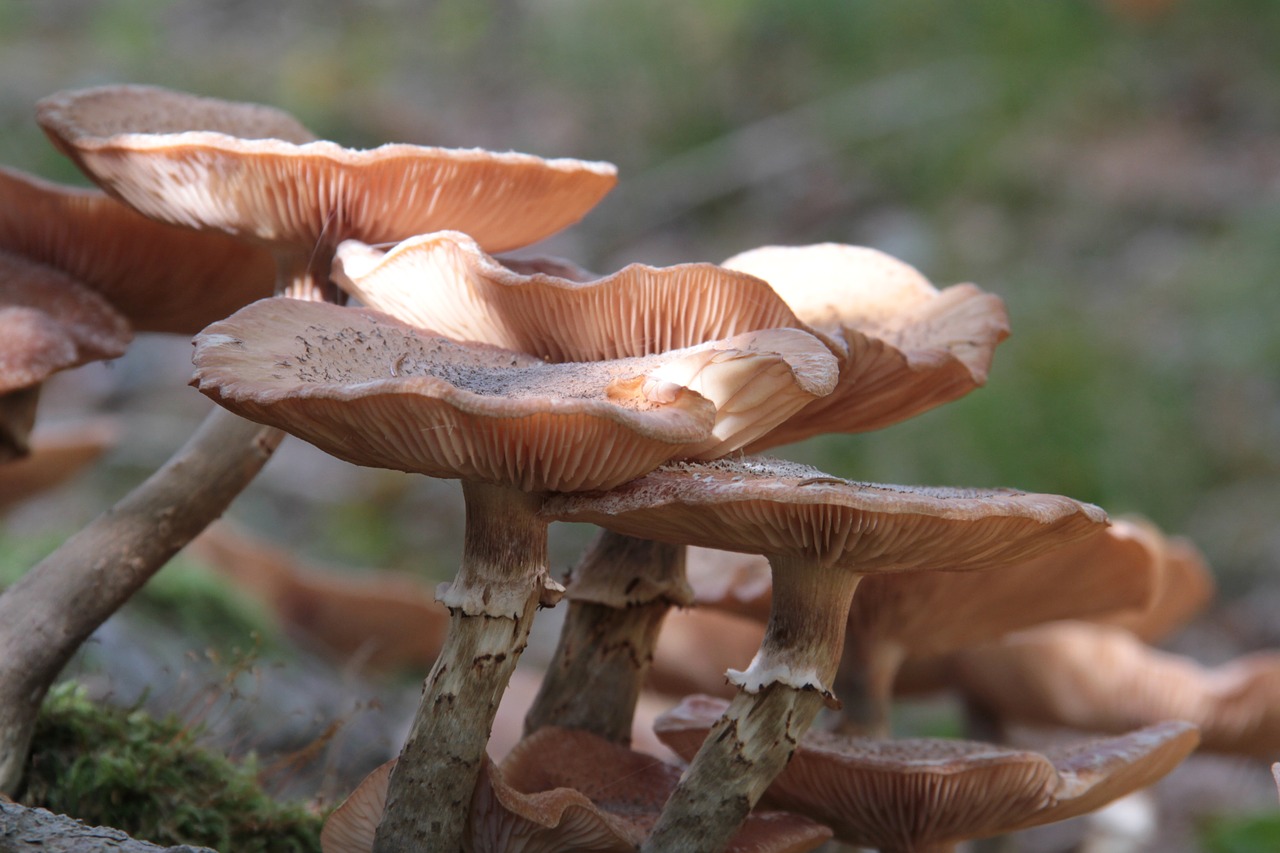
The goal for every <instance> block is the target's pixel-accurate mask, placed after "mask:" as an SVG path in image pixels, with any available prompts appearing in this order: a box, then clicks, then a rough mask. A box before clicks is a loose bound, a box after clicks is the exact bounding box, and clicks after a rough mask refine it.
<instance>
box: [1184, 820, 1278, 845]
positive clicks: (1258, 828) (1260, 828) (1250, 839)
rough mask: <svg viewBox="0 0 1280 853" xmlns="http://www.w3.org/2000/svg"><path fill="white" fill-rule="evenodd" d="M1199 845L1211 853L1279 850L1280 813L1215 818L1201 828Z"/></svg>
mask: <svg viewBox="0 0 1280 853" xmlns="http://www.w3.org/2000/svg"><path fill="white" fill-rule="evenodd" d="M1201 841H1202V842H1203V844H1204V849H1205V850H1208V851H1212V853H1273V851H1275V850H1280V812H1272V813H1268V814H1262V815H1251V816H1248V817H1233V818H1215V819H1214V820H1211V821H1209V823H1207V824H1206V825H1205V827H1204V828H1203V830H1202V832H1201Z"/></svg>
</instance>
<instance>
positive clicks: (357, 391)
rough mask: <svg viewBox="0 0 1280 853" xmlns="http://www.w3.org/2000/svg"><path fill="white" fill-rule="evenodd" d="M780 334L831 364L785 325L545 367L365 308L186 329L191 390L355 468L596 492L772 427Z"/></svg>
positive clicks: (275, 309) (240, 316)
mask: <svg viewBox="0 0 1280 853" xmlns="http://www.w3.org/2000/svg"><path fill="white" fill-rule="evenodd" d="M783 338H785V340H786V342H795V343H798V344H799V345H800V346H801V348H802V349H807V350H808V352H807V354H805V353H802V355H801V359H802V361H806V363H807V361H808V360H812V359H819V357H821V358H825V359H826V360H827V365H828V367H830V366H831V365H832V362H833V359H831V356H830V354H829V353H826V352H825V350H822V351H821V352H818V350H821V349H822V348H821V347H820V345H819V344H817V341H816V340H815V339H813V338H812V337H811V336H808V335H805V334H804V333H803V332H799V331H797V330H791V329H779V330H773V331H765V332H760V333H755V334H753V335H749V336H741V337H740V338H738V339H731V340H729V341H723V342H717V343H714V344H708V345H704V346H703V347H699V348H693V349H689V350H681V351H677V352H674V353H666V354H664V355H660V356H651V357H648V358H644V359H628V360H619V361H614V362H592V363H584V364H546V363H544V362H543V361H542V360H541V359H537V358H535V357H533V356H529V355H526V354H524V353H518V352H512V351H510V350H501V349H498V348H496V347H487V346H482V345H478V344H477V345H462V344H458V343H455V342H453V341H450V340H448V339H446V338H440V337H434V336H430V335H427V334H425V333H422V332H421V331H419V330H417V329H414V328H413V327H411V326H408V325H405V324H403V323H400V322H398V321H396V320H394V319H392V318H390V317H387V316H385V315H382V314H379V313H377V312H374V311H370V310H361V309H350V308H338V307H336V306H322V305H314V306H303V305H301V304H298V303H297V302H296V300H288V301H286V300H280V299H274V300H263V301H262V302H259V303H256V304H255V305H253V306H250V307H248V308H246V309H244V310H242V311H240V312H238V313H237V314H236V315H234V316H233V317H231V318H229V319H228V320H227V321H225V322H222V323H217V324H214V325H213V326H210V327H209V328H208V329H206V330H205V332H204V333H203V334H201V335H200V336H199V337H198V338H197V340H196V354H195V361H196V364H197V371H196V379H195V384H196V385H197V387H199V388H200V390H201V391H203V392H204V393H206V394H208V395H209V396H211V397H213V398H215V399H216V400H218V401H219V402H220V403H222V404H223V405H224V406H227V407H228V408H230V409H232V410H233V411H235V412H237V413H238V414H241V415H243V416H244V417H248V418H250V419H251V420H258V421H261V422H265V423H270V424H272V425H279V426H280V427H281V428H283V429H286V430H288V431H290V432H293V433H294V434H296V435H298V436H300V437H302V438H304V439H305V440H307V441H310V442H312V443H313V444H316V445H317V446H319V447H321V448H322V449H324V450H326V451H327V452H329V453H331V454H333V455H335V456H338V457H339V458H341V459H346V460H347V461H350V462H354V463H356V464H360V465H373V466H377V467H385V468H396V469H400V470H408V471H416V472H419V473H424V474H429V475H431V476H436V477H455V478H462V479H464V480H472V481H478V482H489V483H494V484H504V485H515V486H517V487H518V488H521V489H523V490H526V491H548V490H573V489H583V488H607V487H608V486H611V485H616V484H618V483H620V482H624V481H626V480H627V479H630V478H632V477H635V476H637V475H638V474H640V473H642V472H644V471H646V470H649V469H651V468H653V467H654V466H655V465H657V464H659V463H660V462H662V461H664V460H666V459H669V458H671V457H672V456H680V455H689V454H694V453H704V452H717V451H718V449H719V448H722V447H725V446H728V447H729V449H732V446H735V445H734V442H735V441H737V442H739V443H740V442H741V441H746V440H749V437H751V436H753V435H756V434H758V433H759V431H760V430H763V429H767V428H769V427H770V426H771V425H772V423H775V422H776V419H775V420H773V421H768V420H766V421H760V420H759V417H760V415H761V412H760V407H759V406H758V405H756V404H758V403H759V402H760V401H759V399H758V398H759V397H760V396H761V394H762V392H763V393H764V395H765V396H768V389H770V388H773V389H777V390H778V393H779V394H781V393H782V389H783V386H784V385H790V386H795V384H796V379H795V376H794V374H793V372H792V368H791V367H790V366H789V364H788V363H787V361H786V358H785V357H783V356H780V355H778V354H777V351H776V349H771V346H772V345H773V344H774V343H777V342H778V340H779V339H783ZM788 345H789V344H788ZM810 356H812V359H810ZM795 372H796V373H798V372H800V371H799V370H797V371H795ZM831 372H832V373H834V371H831ZM691 389H692V390H691ZM776 396H777V395H775V397H776ZM713 401H714V402H713ZM769 402H770V403H771V404H772V408H774V409H776V408H777V401H776V399H775V400H773V401H769ZM801 403H802V401H801V400H797V401H796V402H795V405H796V406H798V405H800V404H801ZM763 414H767V412H764V413H763ZM740 428H745V429H747V430H748V431H747V432H745V433H743V434H742V436H741V437H740V438H737V439H735V437H734V436H735V431H736V430H738V429H740Z"/></svg>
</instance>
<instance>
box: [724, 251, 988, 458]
mask: <svg viewBox="0 0 1280 853" xmlns="http://www.w3.org/2000/svg"><path fill="white" fill-rule="evenodd" d="M724 266H725V267H727V268H730V269H736V270H740V271H742V272H746V273H750V274H751V275H754V276H757V277H759V278H761V279H764V280H765V281H767V282H768V283H769V285H770V286H771V287H772V288H773V289H774V290H775V291H777V292H778V294H779V295H780V296H782V298H783V299H784V300H785V301H786V302H787V304H788V305H789V306H790V307H791V309H792V310H793V311H795V313H796V315H797V316H798V317H799V318H800V319H801V320H803V321H804V322H806V323H808V324H809V325H811V326H813V327H814V328H815V329H818V330H819V331H822V332H826V333H828V334H830V335H833V336H836V337H843V338H844V340H845V343H846V346H847V348H848V358H847V360H846V361H845V363H844V365H843V368H842V371H841V377H840V383H839V385H838V386H837V389H836V391H835V392H834V393H832V394H831V395H829V396H828V397H825V398H823V399H822V400H817V401H814V402H813V403H810V404H809V405H808V406H807V407H806V408H805V409H804V410H803V411H802V412H801V413H800V414H798V415H796V416H795V417H793V418H792V419H791V420H790V421H789V422H788V423H786V424H784V425H783V426H782V427H781V428H779V429H777V430H774V431H773V432H772V433H770V434H769V435H768V436H766V437H765V438H764V439H762V440H761V441H759V442H756V444H755V445H753V446H752V447H751V448H749V449H750V450H752V451H756V450H764V449H767V448H770V447H776V446H778V445H780V444H786V443H789V442H793V441H800V440H801V439H804V438H809V437H810V436H814V435H818V434H820V433H825V432H866V431H868V430H873V429H879V428H881V427H885V426H888V425H890V424H893V423H897V422H898V421H901V420H904V419H906V418H909V417H911V416H912V415H915V414H918V413H920V412H923V411H926V410H928V409H931V408H933V407H934V406H938V405H940V404H942V403H946V402H949V401H951V400H954V399H956V398H958V397H961V396H963V395H965V394H967V393H968V392H969V391H971V390H973V389H974V388H976V387H978V386H980V385H982V384H984V383H985V382H986V379H987V371H988V370H989V368H990V365H991V358H992V354H993V352H994V350H995V347H996V345H997V344H999V343H1000V341H1002V340H1004V339H1005V338H1006V337H1008V334H1009V323H1008V317H1007V315H1006V313H1005V310H1004V304H1003V303H1002V302H1001V300H1000V299H999V298H998V297H996V296H993V295H991V294H988V293H984V292H983V291H981V290H979V289H978V288H977V287H975V286H973V285H971V284H958V285H955V286H953V287H949V288H947V289H946V290H942V291H939V290H937V289H936V288H935V287H934V286H933V285H931V284H930V283H929V282H928V280H927V279H925V278H924V276H922V275H921V274H920V273H919V272H918V271H917V270H915V269H914V268H913V267H911V266H909V265H907V264H905V263H903V262H902V261H899V260H897V259H896V258H893V257H891V256H889V255H886V254H884V253H883V252H879V251H876V250H875V249H868V248H864V247H860V246H845V245H838V244H834V243H824V244H819V245H814V246H797V247H784V246H767V247H763V248H759V249H753V250H751V251H748V252H743V253H742V254H739V255H735V256H734V257H732V258H730V259H728V260H727V261H725V262H724Z"/></svg>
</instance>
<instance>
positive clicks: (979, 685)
mask: <svg viewBox="0 0 1280 853" xmlns="http://www.w3.org/2000/svg"><path fill="white" fill-rule="evenodd" d="M951 673H952V675H953V678H954V679H955V682H956V684H957V686H958V687H959V688H960V689H961V690H962V691H963V692H964V693H965V694H966V695H967V696H969V697H970V698H971V699H973V700H974V701H975V702H977V703H978V704H979V705H981V706H982V707H985V708H988V709H989V710H990V711H991V712H992V713H994V714H996V715H997V716H998V717H1000V718H1001V719H1004V720H1008V721H1010V722H1021V723H1031V724H1041V725H1055V726H1065V727H1069V728H1074V729H1080V730H1083V731H1094V732H1117V731H1125V730H1126V729H1130V728H1134V727H1136V726H1143V725H1149V724H1151V723H1153V722H1155V721H1158V720H1168V719H1180V720H1189V721H1191V722H1193V723H1195V724H1196V725H1198V726H1199V727H1200V729H1201V740H1202V744H1203V747H1204V748H1205V749H1206V750H1211V751H1214V752H1226V753H1233V754H1240V755H1253V756H1258V757H1265V758H1275V757H1277V756H1280V654H1278V653H1275V652H1257V653H1254V654H1251V655H1247V656H1245V657H1242V658H1238V659H1236V660H1234V661H1230V662H1228V663H1225V664H1222V665H1220V666H1217V667H1205V666H1203V665H1201V664H1200V663H1198V662H1196V661H1194V660H1192V659H1191V658H1188V657H1184V656H1182V655H1175V654H1171V653H1169V652H1164V651H1160V650H1158V649H1153V648H1151V647H1150V646H1148V645H1146V644H1145V643H1143V642H1142V641H1141V640H1139V639H1138V638H1136V637H1134V636H1133V635H1132V634H1130V633H1128V632H1127V631H1125V630H1124V629H1121V628H1114V627H1109V626H1105V625H1093V624H1090V623H1087V622H1058V623H1055V624H1052V625H1044V626H1041V627H1039V628H1032V629H1029V630H1027V631H1022V632H1019V633H1017V634H1012V635H1010V636H1008V637H1006V638H1005V639H1004V640H1003V641H1002V642H1001V643H998V644H992V645H988V646H982V647H979V648H974V649H969V650H967V651H965V652H962V653H960V654H959V655H957V656H955V658H954V659H953V661H952V666H951Z"/></svg>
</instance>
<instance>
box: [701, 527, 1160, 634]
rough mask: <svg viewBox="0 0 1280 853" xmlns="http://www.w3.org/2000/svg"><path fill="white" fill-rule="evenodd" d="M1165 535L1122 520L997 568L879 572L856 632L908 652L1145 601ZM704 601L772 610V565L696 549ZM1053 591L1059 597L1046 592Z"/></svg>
mask: <svg viewBox="0 0 1280 853" xmlns="http://www.w3.org/2000/svg"><path fill="white" fill-rule="evenodd" d="M1158 545H1159V543H1158V541H1157V540H1154V539H1153V538H1151V537H1150V536H1149V535H1148V531H1147V529H1146V528H1144V527H1140V526H1138V525H1135V524H1134V523H1132V522H1129V521H1125V520H1123V519H1120V520H1114V521H1113V522H1112V523H1111V525H1110V526H1108V527H1104V528H1101V529H1099V530H1096V531H1094V532H1092V533H1090V534H1089V535H1087V536H1085V537H1084V538H1081V539H1077V540H1075V541H1073V542H1068V543H1066V544H1064V545H1062V546H1060V547H1057V548H1053V549H1052V550H1049V551H1047V552H1045V553H1044V554H1041V555H1040V556H1038V557H1033V558H1031V559H1030V560H1026V561H1021V562H1016V563H1011V564H1009V565H1006V566H1004V567H1003V568H1001V569H998V570H995V571H991V572H919V573H912V574H911V575H910V576H907V575H903V574H877V575H872V576H870V577H867V578H865V579H864V580H863V581H862V583H861V584H859V585H858V594H857V595H856V596H854V599H853V606H852V607H851V609H850V611H849V631H850V634H857V635H859V636H861V637H863V638H865V639H866V640H867V641H869V642H892V643H894V644H896V645H897V646H899V647H901V648H902V649H903V650H904V652H905V653H906V655H907V656H909V657H916V656H922V655H933V654H940V653H942V652H948V651H951V650H953V649H956V648H960V647H962V646H966V645H972V644H974V643H981V642H986V641H988V640H991V639H995V638H996V637H999V636H1001V635H1003V634H1007V633H1009V632H1011V631H1016V630H1019V629H1022V628H1027V627H1030V626H1031V625H1038V624H1040V623H1042V622H1049V621H1054V620H1058V619H1073V618H1084V617H1087V616H1093V615H1096V614H1102V613H1106V614H1109V613H1113V612H1116V611H1126V612H1127V611H1129V610H1133V609H1135V608H1142V607H1143V606H1144V605H1146V604H1148V603H1149V602H1150V600H1151V599H1152V597H1153V593H1154V587H1155V583H1156V577H1155V572H1156V560H1157V558H1158V553H1157V548H1158ZM687 562H688V576H689V583H690V585H691V586H692V587H693V591H694V598H695V600H696V601H697V603H698V604H700V605H704V606H709V607H715V608H717V609H722V610H727V611H729V612H731V613H738V614H742V615H744V616H749V617H751V618H753V619H756V620H758V621H761V622H763V621H765V620H767V619H768V618H769V603H770V600H771V598H772V595H771V593H772V589H771V584H770V578H769V565H768V562H767V561H766V560H764V559H763V558H761V557H759V556H756V555H742V554H730V553H728V552H722V551H712V550H709V549H705V548H691V549H689V551H688V554H687ZM1045 590H1052V591H1053V594H1052V595H1045Z"/></svg>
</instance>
